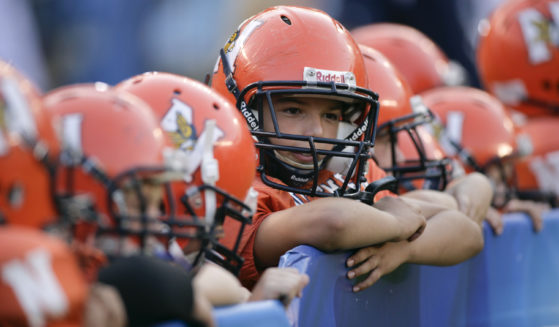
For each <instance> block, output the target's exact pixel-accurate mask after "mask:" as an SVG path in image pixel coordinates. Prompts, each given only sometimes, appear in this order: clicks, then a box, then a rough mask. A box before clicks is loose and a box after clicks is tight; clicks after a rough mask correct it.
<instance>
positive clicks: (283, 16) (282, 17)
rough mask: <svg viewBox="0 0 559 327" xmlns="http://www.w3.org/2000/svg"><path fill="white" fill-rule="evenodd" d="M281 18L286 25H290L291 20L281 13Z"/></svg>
mask: <svg viewBox="0 0 559 327" xmlns="http://www.w3.org/2000/svg"><path fill="white" fill-rule="evenodd" d="M281 20H283V22H284V23H286V24H287V25H291V20H290V19H289V18H288V17H287V16H285V15H281Z"/></svg>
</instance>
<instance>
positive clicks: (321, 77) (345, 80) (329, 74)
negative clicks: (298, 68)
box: [303, 67, 355, 86]
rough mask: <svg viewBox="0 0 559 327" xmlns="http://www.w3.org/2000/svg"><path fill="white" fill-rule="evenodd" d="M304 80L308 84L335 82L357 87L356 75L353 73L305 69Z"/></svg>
mask: <svg viewBox="0 0 559 327" xmlns="http://www.w3.org/2000/svg"><path fill="white" fill-rule="evenodd" d="M303 78H304V80H305V81H306V82H309V83H317V82H334V83H339V84H347V85H351V86H355V75H353V73H352V72H343V71H335V70H326V69H318V68H312V67H305V69H304V71H303Z"/></svg>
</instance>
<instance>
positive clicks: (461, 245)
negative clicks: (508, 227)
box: [407, 210, 483, 266]
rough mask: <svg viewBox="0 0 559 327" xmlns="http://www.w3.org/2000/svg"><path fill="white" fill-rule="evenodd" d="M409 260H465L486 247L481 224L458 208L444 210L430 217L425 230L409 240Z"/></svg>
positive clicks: (441, 263)
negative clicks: (412, 240)
mask: <svg viewBox="0 0 559 327" xmlns="http://www.w3.org/2000/svg"><path fill="white" fill-rule="evenodd" d="M407 245H408V246H409V258H408V260H407V262H410V263H416V264H427V265H437V266H446V265H454V264H457V263H460V262H462V261H465V260H467V259H469V258H471V257H473V256H474V255H476V254H477V253H479V252H480V251H481V250H482V249H483V233H482V229H481V228H480V226H479V225H477V224H476V223H475V222H473V221H472V220H471V219H469V218H468V217H467V216H465V215H464V214H463V213H461V212H459V211H457V210H447V211H443V212H441V213H439V214H437V215H436V216H434V217H432V218H431V219H429V220H428V221H427V227H426V228H425V231H424V232H423V234H422V235H421V236H420V237H419V238H418V239H417V240H415V241H414V242H409V243H408V244H407Z"/></svg>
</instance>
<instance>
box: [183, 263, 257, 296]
mask: <svg viewBox="0 0 559 327" xmlns="http://www.w3.org/2000/svg"><path fill="white" fill-rule="evenodd" d="M193 285H194V292H195V294H197V295H199V296H201V297H203V298H205V299H207V300H209V302H210V304H211V305H212V306H224V305H232V304H238V303H242V302H245V301H246V300H247V298H248V297H249V295H250V292H248V290H246V289H245V288H244V287H242V286H241V283H240V282H239V281H238V279H237V278H235V276H233V274H231V273H230V272H229V271H227V270H225V269H223V268H222V267H220V266H217V265H215V264H212V263H206V264H204V265H203V266H202V268H201V269H200V271H199V272H198V273H197V274H196V276H195V277H194V279H193Z"/></svg>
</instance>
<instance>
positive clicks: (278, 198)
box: [222, 160, 391, 289]
mask: <svg viewBox="0 0 559 327" xmlns="http://www.w3.org/2000/svg"><path fill="white" fill-rule="evenodd" d="M321 173H323V174H322V175H323V176H321V178H320V180H321V183H320V184H319V186H318V187H319V188H320V191H324V192H327V193H333V192H334V191H335V190H336V189H338V188H339V187H340V186H341V185H342V184H343V182H344V179H343V177H342V176H341V175H340V174H334V173H331V172H329V171H326V170H324V171H322V172H321ZM365 176H366V177H367V180H368V181H375V180H378V179H381V178H383V177H385V176H386V173H385V172H384V170H382V169H381V168H379V167H378V166H377V165H376V164H375V163H374V161H373V160H369V169H368V170H367V174H366V175H365ZM276 181H277V180H276ZM253 187H254V189H255V190H257V191H258V206H257V209H256V212H255V213H254V216H253V217H252V224H251V225H247V226H245V229H244V231H243V235H242V238H241V242H240V246H239V252H240V255H241V256H242V257H243V258H244V259H245V262H244V263H243V266H242V268H241V272H240V274H239V279H240V280H241V283H242V284H243V286H245V287H247V288H248V289H252V288H253V286H254V285H255V284H256V282H257V281H258V279H259V278H260V275H261V274H262V272H263V271H262V270H259V269H258V268H257V267H256V265H255V263H254V254H253V248H254V241H255V237H256V231H257V230H258V228H259V227H260V224H261V223H262V221H264V219H266V217H268V216H269V215H270V214H272V213H274V212H276V211H280V210H284V209H288V208H291V207H293V206H297V205H301V204H304V203H307V202H310V201H312V200H315V199H317V198H316V197H310V196H306V195H302V194H297V193H292V192H286V191H282V190H278V189H275V188H272V187H269V186H267V185H265V184H264V183H263V182H262V180H261V179H260V176H259V175H257V176H256V177H255V180H254V183H253ZM350 187H351V185H350ZM363 187H366V185H364V186H363ZM390 194H391V193H390V192H388V191H382V192H379V193H378V194H377V195H376V196H375V200H378V199H380V198H382V197H384V196H387V195H390ZM224 229H225V238H224V239H223V241H222V242H223V244H225V245H226V246H231V244H232V242H233V241H234V240H232V239H230V238H228V236H234V235H237V231H238V229H239V224H238V223H237V222H236V221H234V220H233V219H226V220H225V223H224Z"/></svg>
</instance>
